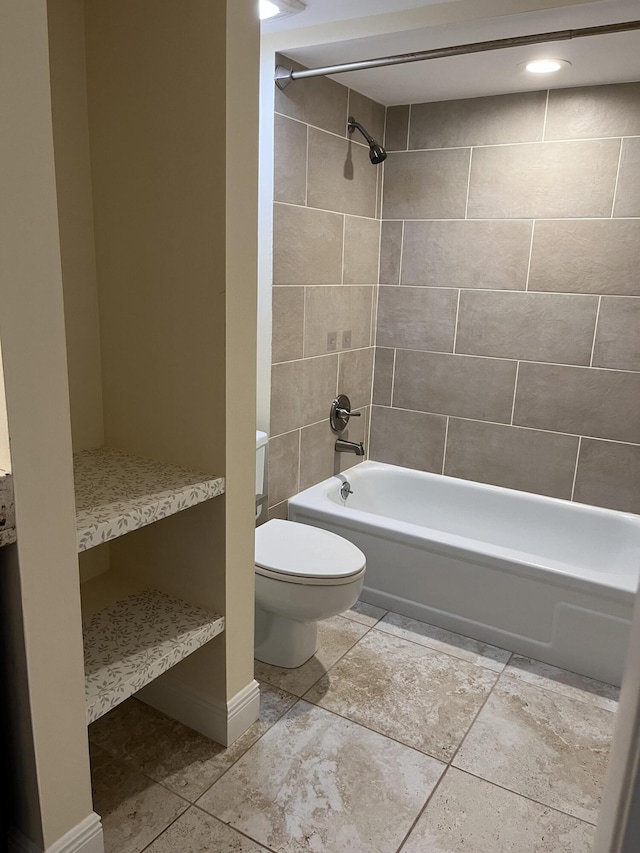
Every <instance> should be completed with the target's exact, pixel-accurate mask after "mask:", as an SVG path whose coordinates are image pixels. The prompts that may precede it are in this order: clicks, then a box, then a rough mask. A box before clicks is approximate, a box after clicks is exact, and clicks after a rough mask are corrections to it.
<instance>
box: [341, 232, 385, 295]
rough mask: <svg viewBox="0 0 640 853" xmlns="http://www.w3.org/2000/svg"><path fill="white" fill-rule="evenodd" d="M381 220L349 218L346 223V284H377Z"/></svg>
mask: <svg viewBox="0 0 640 853" xmlns="http://www.w3.org/2000/svg"><path fill="white" fill-rule="evenodd" d="M379 258H380V220H378V219H361V218H360V217H359V216H347V217H346V218H345V223H344V284H377V283H378V260H379Z"/></svg>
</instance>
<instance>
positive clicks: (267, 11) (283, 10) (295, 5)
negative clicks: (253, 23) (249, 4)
mask: <svg viewBox="0 0 640 853" xmlns="http://www.w3.org/2000/svg"><path fill="white" fill-rule="evenodd" d="M305 9H306V6H305V4H304V3H302V2H301V0H260V20H261V21H267V20H268V19H269V18H275V17H276V16H277V17H278V18H288V17H289V16H290V15H295V14H296V13H297V12H303V11H304V10H305Z"/></svg>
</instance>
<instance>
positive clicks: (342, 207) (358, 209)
mask: <svg viewBox="0 0 640 853" xmlns="http://www.w3.org/2000/svg"><path fill="white" fill-rule="evenodd" d="M376 181H377V174H376V167H375V166H372V165H371V161H370V160H369V148H368V146H366V145H360V144H359V143H357V142H352V141H351V140H348V141H347V140H346V139H340V138H338V137H337V136H333V135H332V134H331V133H324V131H322V130H316V129H315V128H313V127H311V128H309V163H308V174H307V204H308V205H309V207H319V208H321V209H322V210H335V211H338V212H340V213H354V214H356V215H357V216H370V217H375V215H376Z"/></svg>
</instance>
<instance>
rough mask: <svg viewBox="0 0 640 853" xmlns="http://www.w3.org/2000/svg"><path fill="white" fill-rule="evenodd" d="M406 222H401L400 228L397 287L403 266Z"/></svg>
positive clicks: (399, 283)
mask: <svg viewBox="0 0 640 853" xmlns="http://www.w3.org/2000/svg"><path fill="white" fill-rule="evenodd" d="M405 225H406V221H405V220H404V219H403V220H402V227H401V228H400V257H399V258H398V286H400V285H402V265H403V264H404V233H405Z"/></svg>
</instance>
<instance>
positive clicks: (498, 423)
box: [273, 403, 640, 447]
mask: <svg viewBox="0 0 640 853" xmlns="http://www.w3.org/2000/svg"><path fill="white" fill-rule="evenodd" d="M376 405H377V406H380V408H383V409H397V410H398V411H399V412H413V413H414V414H416V415H433V416H434V417H438V418H447V417H450V418H454V419H455V420H457V421H468V422H470V423H475V424H491V426H499V427H511V426H513V427H514V429H527V430H532V431H533V432H544V433H549V435H559V436H563V435H568V436H571V437H573V438H589V439H592V440H593V441H604V442H607V443H609V444H624V445H626V446H629V447H640V442H634V441H621V440H620V439H618V438H601V437H600V436H597V435H582V436H581V435H580V434H579V433H577V432H559V431H558V430H556V429H547V428H545V427H531V426H526V425H525V424H513V425H512V424H510V423H508V422H507V421H487V420H481V419H480V418H469V417H463V416H462V415H447V414H446V412H425V411H423V410H422V409H407V408H406V407H405V406H385V405H384V404H383V403H376ZM323 420H326V419H325V418H323ZM317 423H321V421H317ZM308 426H313V424H309V425H308ZM303 428H304V427H303ZM290 432H295V430H290ZM285 434H286V433H281V435H285ZM273 437H274V438H277V436H273Z"/></svg>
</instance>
